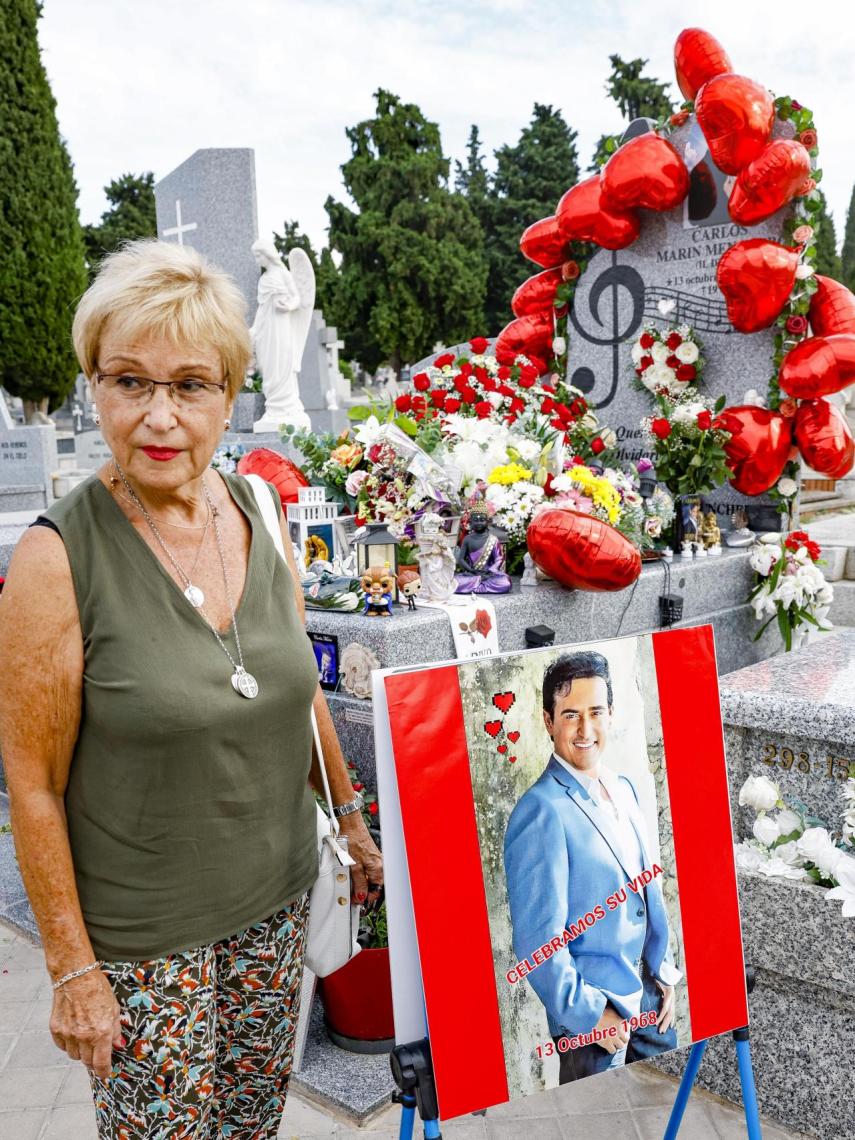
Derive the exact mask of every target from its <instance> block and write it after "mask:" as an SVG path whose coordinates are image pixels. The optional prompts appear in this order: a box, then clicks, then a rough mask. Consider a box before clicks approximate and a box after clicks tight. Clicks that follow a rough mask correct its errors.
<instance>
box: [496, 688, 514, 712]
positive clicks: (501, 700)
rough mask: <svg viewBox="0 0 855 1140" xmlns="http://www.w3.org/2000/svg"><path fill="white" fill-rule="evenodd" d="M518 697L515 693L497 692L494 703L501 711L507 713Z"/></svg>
mask: <svg viewBox="0 0 855 1140" xmlns="http://www.w3.org/2000/svg"><path fill="white" fill-rule="evenodd" d="M516 699H517V698H516V695H515V694H514V693H496V694H494V696H493V704H494V705H495V706H496V708H497V709H499V710H500V711H501V712H503V713H506V712H507V711H508V709H509V708H510V707H511V705H512V704H513V703H514V701H515V700H516Z"/></svg>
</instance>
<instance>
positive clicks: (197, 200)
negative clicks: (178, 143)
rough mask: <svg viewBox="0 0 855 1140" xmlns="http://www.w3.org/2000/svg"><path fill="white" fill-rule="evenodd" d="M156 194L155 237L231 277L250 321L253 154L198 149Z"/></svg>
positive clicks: (254, 279)
mask: <svg viewBox="0 0 855 1140" xmlns="http://www.w3.org/2000/svg"><path fill="white" fill-rule="evenodd" d="M154 194H155V200H156V203H157V233H158V236H159V237H160V238H161V239H162V240H163V241H177V242H178V244H179V245H190V246H192V247H193V248H194V249H198V250H199V252H200V253H202V254H204V255H205V257H207V258H208V259H209V260H210V261H212V262H213V263H214V265H217V266H219V267H220V269H224V270H225V271H226V272H227V273H230V274H231V275H232V277H234V279H235V280H236V281H237V283H238V285H239V286H240V288H241V291H242V293H243V295H244V297H245V298H246V302H247V306H248V317H249V320H250V322H252V319H253V316H254V314H255V308H256V295H257V289H258V266H257V265H256V264H255V260H254V258H253V256H252V253H251V246H252V243H253V242H254V241H255V240H256V239H257V237H258V216H257V215H258V210H257V202H256V193H255V152H254V151H253V150H250V149H248V148H245V147H231V148H218V147H210V148H207V149H205V150H197V151H196V152H195V154H192V155H191V156H190V158H188V159H187V160H186V161H185V162H182V163H181V165H180V166H178V167H176V168H175V170H173V171H172V173H171V174H167V175H166V177H165V178H162V179H161V180H160V182H158V183H157V185H156V186H155V188H154Z"/></svg>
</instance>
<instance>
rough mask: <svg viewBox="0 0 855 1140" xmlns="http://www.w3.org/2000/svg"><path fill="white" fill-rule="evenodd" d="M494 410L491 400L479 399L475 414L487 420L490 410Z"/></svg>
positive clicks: (480, 418)
mask: <svg viewBox="0 0 855 1140" xmlns="http://www.w3.org/2000/svg"><path fill="white" fill-rule="evenodd" d="M492 410H493V405H492V404H491V403H490V401H489V400H479V401H478V403H477V404H476V405H475V415H476V416H477V417H478V419H479V420H486V418H487V416H489V414H490V412H492Z"/></svg>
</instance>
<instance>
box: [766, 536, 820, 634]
mask: <svg viewBox="0 0 855 1140" xmlns="http://www.w3.org/2000/svg"><path fill="white" fill-rule="evenodd" d="M821 553H822V551H821V548H820V547H819V545H818V544H817V543H815V542H813V541H812V540H811V539H810V537H809V535H808V534H807V533H806V532H805V531H803V530H794V531H793V532H792V533H791V534H788V535H787V536H786V537H781V538H779V537H778V536H777V535H773V536H772V537H771V538H770V539H769V540H761V541H760V542H758V543H756V544H755V545H754V546H753V547H752V548H751V555H750V559H749V561H750V563H751V568H752V570H754V573H755V578H754V581H755V585H754V588H753V589H752V591H751V593H750V594H749V596H748V600H749V602H750V603H751V605H752V607H753V608H754V616H755V617H756V618H757V620H758V621H762V620H763V618H764V617H765V618H767V620H766V621H765V622H763V625H762V626H761V628H760V630H759V631H758V632H757V634H756V635H755V637H754V640H755V641H756V640H757V638H759V637H760V636H761V634H762V633H763V631H764V630H765V629H766V627H767V626H768V625H770V624H771V623H772V622H773V621H775V620H777V622H778V629H779V630H780V631H781V637H782V639H783V642H784V647H785V649H786V650H787V652H789V651H790V650H791V649H792V648H793V634H794V633H795V631H796V630H798V629H799V627H800V626H802V625H804V624H805V623H808V624H810V625H812V626H815V627H816V628H817V629H821V630H829V629H831V628H832V626H831V622H830V621H829V620H828V616H827V615H828V609H829V606H830V605H831V602H832V599H833V597H834V589H833V587H832V586H831V585H830V584H829V583H828V582H826V580H825V578H824V576H823V573H822V571H821V570H820V569H819V566H818V565H817V564H818V562H819V556H820V554H821Z"/></svg>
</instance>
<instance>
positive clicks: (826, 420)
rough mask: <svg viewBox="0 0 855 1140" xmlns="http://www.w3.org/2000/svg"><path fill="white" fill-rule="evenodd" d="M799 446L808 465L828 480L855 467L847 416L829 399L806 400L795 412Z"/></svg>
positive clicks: (841, 476) (854, 449)
mask: <svg viewBox="0 0 855 1140" xmlns="http://www.w3.org/2000/svg"><path fill="white" fill-rule="evenodd" d="M795 435H796V443H797V444H798V445H799V451H800V452H801V453H802V457H803V458H804V461H805V463H807V464H808V466H809V467H812V468H813V469H814V471H818V472H819V473H820V475H825V476H827V477H828V478H829V479H842V478H843V476H844V475H848V474H849V472H850V471H851V470H852V467H853V465H855V440H853V439H852V432H851V431H850V430H849V424H848V423H847V422H846V417H845V416H844V415H843V413H842V412H841V411H840V409H839V408H836V407H835V406H834V404H829V402H828V400H821V399H820V400H805V401H804V402H803V403H801V404H799V407H798V410H797V412H796V429H795Z"/></svg>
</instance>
